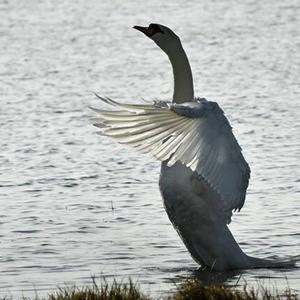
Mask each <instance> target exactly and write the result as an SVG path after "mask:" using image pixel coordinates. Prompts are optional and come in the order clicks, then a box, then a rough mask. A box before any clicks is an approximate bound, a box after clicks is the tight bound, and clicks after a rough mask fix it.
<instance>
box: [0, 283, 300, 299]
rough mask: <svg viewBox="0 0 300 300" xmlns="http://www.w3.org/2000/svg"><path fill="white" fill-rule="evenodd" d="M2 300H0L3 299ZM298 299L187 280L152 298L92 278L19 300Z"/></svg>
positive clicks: (287, 294) (124, 285)
mask: <svg viewBox="0 0 300 300" xmlns="http://www.w3.org/2000/svg"><path fill="white" fill-rule="evenodd" d="M4 299H6V298H3V300H4ZM44 299H45V300H154V299H162V300H188V299H191V300H193V299H197V300H215V299H216V300H256V299H263V300H275V299H276V300H281V299H287V300H300V298H299V295H297V294H295V293H294V292H293V291H292V290H291V289H290V288H287V289H286V291H285V292H282V293H279V292H278V291H277V290H276V289H275V288H274V289H273V290H270V289H266V288H264V287H263V286H262V285H261V284H260V283H259V282H258V284H257V287H256V288H249V287H247V285H244V286H243V288H242V289H241V288H239V289H237V288H236V287H227V286H224V285H219V284H208V285H205V284H203V283H202V282H201V281H200V280H198V279H188V280H186V281H184V282H183V283H180V284H178V285H176V286H175V288H174V291H170V294H168V295H164V296H160V297H153V296H151V295H149V294H146V293H144V292H142V291H141V290H140V289H139V287H138V285H136V284H134V283H133V282H132V281H131V280H129V281H128V283H118V282H117V281H116V280H114V281H113V282H112V283H110V284H109V283H107V282H106V280H105V279H102V280H101V281H100V282H99V283H98V282H96V280H95V278H93V284H92V285H91V286H86V287H64V288H58V289H57V290H56V291H54V292H52V293H50V294H49V295H48V296H46V297H41V298H40V297H39V296H38V295H36V296H35V298H26V297H24V298H23V300H44Z"/></svg>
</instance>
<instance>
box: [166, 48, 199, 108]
mask: <svg viewBox="0 0 300 300" xmlns="http://www.w3.org/2000/svg"><path fill="white" fill-rule="evenodd" d="M167 55H168V56H169V59H170V61H171V64H172V68H173V75H174V94H173V102H176V103H182V102H187V101H193V100H194V87H193V75H192V70H191V67H190V63H189V60H188V58H187V56H186V54H185V51H184V49H183V47H182V45H181V44H180V46H179V47H178V48H177V49H176V51H175V52H172V53H167Z"/></svg>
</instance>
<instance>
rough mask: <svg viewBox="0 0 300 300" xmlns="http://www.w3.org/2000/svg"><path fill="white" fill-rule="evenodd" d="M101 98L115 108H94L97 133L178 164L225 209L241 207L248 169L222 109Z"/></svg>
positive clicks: (208, 105) (210, 104)
mask: <svg viewBox="0 0 300 300" xmlns="http://www.w3.org/2000/svg"><path fill="white" fill-rule="evenodd" d="M97 97H98V98H99V99H101V100H102V101H104V102H105V103H107V104H110V105H113V106H115V107H116V108H117V110H100V109H94V110H95V111H96V112H98V113H99V116H98V117H97V118H96V119H95V124H94V125H95V126H97V127H99V128H101V131H100V134H102V135H105V136H110V137H113V138H115V139H116V140H118V141H119V142H120V143H124V144H129V145H131V146H133V147H135V148H137V149H139V150H141V151H142V152H147V153H151V154H152V155H153V156H155V157H156V158H157V159H159V160H160V161H166V160H168V165H169V166H172V165H173V164H174V163H175V162H176V161H180V162H182V163H183V164H185V165H186V166H188V167H189V168H191V169H192V170H193V171H196V172H197V173H198V174H199V175H200V176H202V177H203V178H204V179H205V180H206V181H207V182H208V183H209V185H210V186H211V187H212V188H214V189H215V190H216V191H217V192H218V193H219V195H220V196H221V199H222V200H223V205H224V207H225V209H226V210H227V209H228V210H229V209H230V210H232V209H241V207H242V206H243V204H244V201H245V194H246V189H247V187H248V181H249V177H250V169H249V166H248V164H247V163H246V161H245V159H244V157H243V155H242V153H241V148H240V147H239V145H238V143H237V141H236V139H235V137H234V136H233V133H232V130H231V126H230V124H229V122H228V120H227V119H226V117H225V116H224V114H223V111H222V110H221V109H220V108H219V106H218V105H217V104H216V103H214V102H209V101H206V100H205V99H201V100H199V101H196V102H187V103H183V104H175V103H168V102H167V103H166V102H155V103H154V104H153V105H132V104H120V103H117V102H116V101H113V100H111V99H109V98H102V97H100V96H98V95H97Z"/></svg>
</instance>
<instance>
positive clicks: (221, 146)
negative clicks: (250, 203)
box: [93, 24, 299, 271]
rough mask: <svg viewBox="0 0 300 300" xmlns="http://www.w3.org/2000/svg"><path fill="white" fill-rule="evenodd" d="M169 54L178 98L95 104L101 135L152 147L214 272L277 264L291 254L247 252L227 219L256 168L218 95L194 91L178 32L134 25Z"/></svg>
mask: <svg viewBox="0 0 300 300" xmlns="http://www.w3.org/2000/svg"><path fill="white" fill-rule="evenodd" d="M134 28H135V29H136V30H138V31H140V32H142V33H144V34H145V35H146V36H147V37H148V38H150V39H151V40H152V41H154V42H155V43H156V44H157V45H158V47H160V48H161V49H162V50H163V52H165V53H166V54H167V56H168V57H169V60H170V62H171V65H172V69H173V75H174V93H173V100H172V101H170V102H164V101H156V102H154V103H153V104H143V105H137V104H121V103H119V102H116V101H114V100H112V99H110V98H108V97H106V98H105V97H101V96H98V95H97V97H98V98H99V99H100V100H102V101H103V102H104V103H105V104H108V105H109V106H112V108H113V109H108V110H104V109H95V108H93V109H94V110H95V111H96V112H97V113H98V116H97V118H95V122H94V125H95V126H97V127H99V128H100V134H102V135H104V136H109V137H112V138H114V139H116V140H117V141H119V142H120V143H123V144H128V145H130V146H132V147H135V148H137V149H138V150H140V151H142V152H144V153H150V154H152V155H153V156H154V157H156V158H157V159H158V160H160V161H161V162H162V164H161V173H160V179H159V187H160V191H161V194H162V197H163V201H164V206H165V209H166V212H167V214H168V216H169V219H170V220H171V222H172V224H173V226H174V228H175V229H176V231H177V232H178V234H179V236H180V237H181V239H182V241H183V242H184V244H185V246H186V247H187V249H188V250H189V252H190V254H191V255H192V257H193V259H194V260H195V261H196V262H197V263H199V264H200V265H201V266H202V267H206V268H207V269H208V270H211V271H227V270H235V269H250V268H276V267H280V268H281V267H287V266H292V265H294V264H295V262H296V261H297V259H299V257H294V258H293V259H286V260H284V259H283V260H278V259H259V258H254V257H251V256H249V255H246V254H245V253H244V252H243V251H242V249H241V248H240V247H239V245H238V243H237V242H236V241H235V239H234V237H233V236H232V234H231V232H230V230H229V228H228V226H227V225H228V224H229V223H230V221H231V216H232V211H236V210H237V211H239V210H240V209H241V208H242V207H243V205H244V201H245V196H246V190H247V187H248V182H249V178H250V168H249V166H248V164H247V162H246V160H245V159H244V157H243V155H242V151H241V148H240V146H239V144H238V142H237V140H236V139H235V137H234V135H233V133H232V128H231V126H230V124H229V121H228V120H227V118H226V117H225V115H224V113H223V111H222V109H221V108H220V107H219V105H218V104H217V103H216V102H212V101H208V100H206V99H204V98H195V97H194V88H193V77H192V71H191V67H190V64H189V61H188V58H187V56H186V53H185V51H184V49H183V47H182V44H181V41H180V39H179V37H178V36H177V35H176V34H175V33H174V32H173V31H172V30H171V29H169V28H168V27H166V26H163V25H159V24H150V25H149V26H148V27H141V26H134Z"/></svg>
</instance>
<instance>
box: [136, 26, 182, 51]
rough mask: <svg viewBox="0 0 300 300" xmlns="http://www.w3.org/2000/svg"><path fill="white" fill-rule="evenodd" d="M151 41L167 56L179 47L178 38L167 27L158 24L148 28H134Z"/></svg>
mask: <svg viewBox="0 0 300 300" xmlns="http://www.w3.org/2000/svg"><path fill="white" fill-rule="evenodd" d="M133 28H134V29H137V30H139V31H141V32H142V33H144V34H145V35H146V36H147V37H149V38H150V39H151V40H153V41H154V42H155V43H156V44H157V45H158V47H160V48H161V49H162V50H163V51H164V52H166V53H167V54H170V53H172V50H175V49H177V48H178V47H180V46H181V42H180V39H179V37H178V36H177V35H176V34H175V33H174V32H173V31H172V30H171V29H170V28H168V27H166V26H163V25H160V24H150V25H149V26H148V27H142V26H134V27H133Z"/></svg>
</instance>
